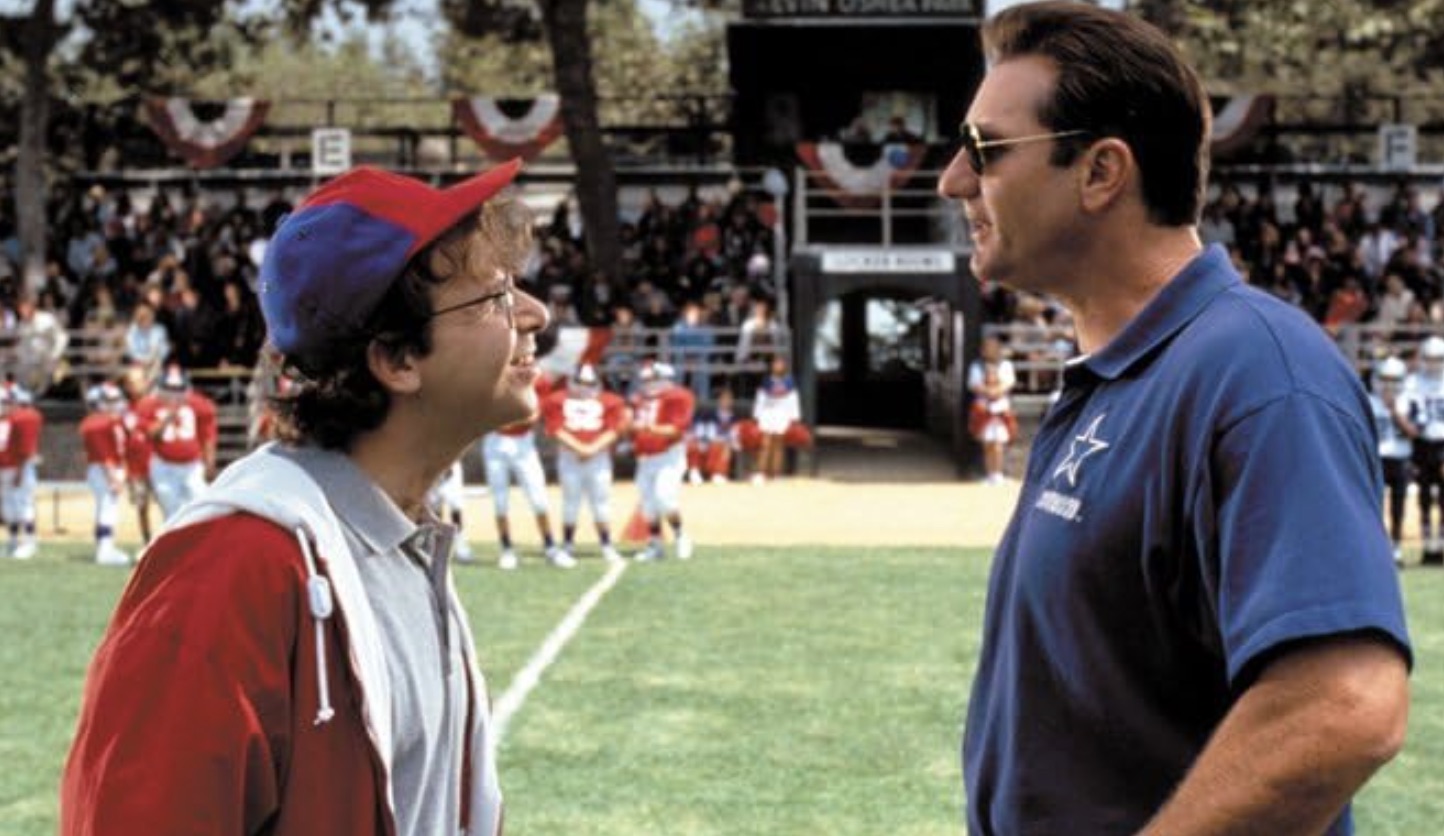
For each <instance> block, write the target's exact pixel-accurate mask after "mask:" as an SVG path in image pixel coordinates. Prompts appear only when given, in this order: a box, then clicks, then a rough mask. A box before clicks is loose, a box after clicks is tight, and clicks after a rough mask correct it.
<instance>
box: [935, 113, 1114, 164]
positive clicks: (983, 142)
mask: <svg viewBox="0 0 1444 836" xmlns="http://www.w3.org/2000/svg"><path fill="white" fill-rule="evenodd" d="M958 131H959V132H960V133H961V134H962V135H963V138H962V143H963V151H964V152H966V153H967V155H968V165H970V166H972V167H973V173H974V174H977V175H979V176H982V174H983V170H984V169H985V168H987V163H988V160H987V157H985V156H983V151H984V150H986V149H988V148H1008V147H1011V146H1013V145H1025V144H1027V143H1029V142H1043V141H1044V140H1049V139H1062V138H1064V137H1069V136H1083V135H1084V134H1088V133H1091V131H1081V130H1080V131H1056V132H1054V133H1048V134H1029V135H1028V136H1015V137H1009V138H1005V139H983V134H982V132H981V131H979V130H978V126H977V125H974V124H973V123H972V122H964V123H963V124H962V125H959V126H958Z"/></svg>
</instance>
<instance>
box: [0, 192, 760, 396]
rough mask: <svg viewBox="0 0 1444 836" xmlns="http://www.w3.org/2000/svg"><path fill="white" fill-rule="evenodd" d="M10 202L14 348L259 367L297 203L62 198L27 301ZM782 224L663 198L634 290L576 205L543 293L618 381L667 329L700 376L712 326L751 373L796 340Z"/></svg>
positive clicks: (653, 209)
mask: <svg viewBox="0 0 1444 836" xmlns="http://www.w3.org/2000/svg"><path fill="white" fill-rule="evenodd" d="M10 198H11V195H10V194H9V192H8V190H6V189H3V188H0V206H3V209H0V334H3V333H5V332H10V333H13V334H15V335H16V336H17V337H25V336H27V335H28V333H29V331H30V330H33V328H32V326H31V325H29V324H28V322H29V320H30V318H31V317H32V314H31V313H28V312H27V311H32V310H33V311H35V312H38V313H39V315H40V316H41V317H42V318H46V317H49V318H51V319H52V320H53V323H54V324H53V326H51V330H53V331H62V332H63V331H65V330H74V329H108V330H111V331H114V332H116V333H117V334H118V335H120V336H118V337H117V344H116V346H115V351H116V353H117V355H118V358H119V359H121V360H122V361H123V362H124V363H126V364H128V365H139V366H142V367H144V368H146V369H148V370H155V369H159V368H160V367H161V366H162V365H163V364H165V363H168V362H173V363H177V364H179V365H181V366H182V367H184V368H187V369H197V368H205V369H227V368H245V369H250V368H252V367H253V366H254V365H255V362H256V359H257V354H258V352H259V350H260V348H261V345H262V342H263V340H264V326H263V324H262V320H261V317H260V313H259V310H258V307H257V304H256V300H255V294H254V291H253V288H254V282H255V277H256V273H257V267H258V265H259V264H260V260H261V257H262V255H263V254H264V252H265V247H266V242H267V239H268V236H269V234H270V232H271V230H272V229H274V227H275V225H276V223H277V221H278V220H279V219H280V218H281V217H282V216H283V215H284V214H285V213H286V212H288V211H290V210H291V208H292V206H291V203H290V201H289V200H288V199H287V197H286V195H285V193H284V192H282V191H279V190H278V191H275V192H273V193H271V194H270V195H269V196H268V198H267V199H266V200H265V201H264V202H263V203H262V205H260V206H253V205H252V204H251V203H250V202H248V200H247V196H246V192H245V191H244V190H237V191H235V192H227V193H223V194H214V193H213V194H210V195H201V194H197V193H194V192H192V191H189V190H174V191H167V190H161V191H158V192H156V193H155V194H153V195H151V196H150V198H149V200H148V201H147V202H146V204H145V205H144V206H143V207H142V206H140V205H138V201H134V200H132V198H131V196H130V195H129V194H128V193H127V192H125V191H108V190H106V189H103V188H101V187H99V186H95V187H92V188H89V189H86V190H83V191H76V192H71V191H66V190H64V189H60V190H58V191H57V193H56V195H55V197H54V199H52V201H51V204H50V218H51V240H50V249H49V253H48V256H47V258H46V280H45V284H44V287H43V288H42V289H41V290H40V291H39V292H38V293H25V292H22V286H21V281H20V270H19V263H18V262H19V242H18V239H17V230H16V224H15V223H14V221H13V216H12V215H11V214H9V213H11V212H12V211H13V210H12V208H11V207H12V206H13V201H12V200H11V199H10ZM774 212H775V209H774V207H773V205H772V204H771V203H770V201H769V200H767V199H765V198H762V197H759V196H758V195H757V194H756V193H753V192H749V191H747V190H745V189H743V188H741V186H740V184H734V185H733V186H732V187H729V188H728V189H727V190H726V192H725V193H724V194H722V196H721V197H714V198H711V199H704V197H703V196H702V195H701V193H700V191H699V190H698V189H696V188H693V189H691V190H690V191H689V192H688V193H687V194H686V196H685V197H684V198H683V199H682V200H681V201H680V202H676V203H668V202H666V201H664V200H663V199H662V198H661V196H660V195H659V194H658V193H656V192H655V191H654V192H653V193H651V194H650V196H649V198H648V199H647V201H646V203H645V205H644V206H642V207H641V209H640V211H639V212H636V213H634V216H633V217H628V218H624V220H623V223H622V225H621V236H622V255H623V268H622V275H620V276H610V275H608V274H607V273H606V272H604V271H602V270H598V269H594V268H593V266H592V265H591V264H590V263H589V262H588V259H587V257H586V251H585V248H586V242H585V240H584V238H583V233H582V229H581V224H580V221H579V219H578V214H577V210H576V202H575V199H568V200H565V201H563V202H561V203H559V204H558V206H557V210H556V212H555V213H554V214H553V215H552V217H551V218H550V219H546V220H544V221H543V222H542V223H540V224H539V225H538V228H537V233H538V234H537V257H536V258H535V259H534V260H533V270H534V274H533V275H532V276H531V277H530V279H531V285H532V287H533V289H534V291H535V292H536V293H538V294H539V295H540V297H541V298H542V299H544V300H545V301H546V302H547V304H548V305H549V307H550V309H551V312H552V314H553V319H554V321H555V322H556V324H557V325H558V326H568V325H577V326H584V327H586V328H589V329H592V330H593V331H595V332H596V333H597V334H598V340H597V342H598V347H600V346H601V345H602V344H605V343H606V342H607V341H608V340H609V339H610V340H611V341H612V342H613V344H614V346H615V349H616V351H615V353H614V356H613V357H612V365H613V366H620V365H622V364H625V362H626V359H627V356H628V353H629V352H637V353H640V352H642V351H646V350H649V349H653V348H655V347H656V346H655V345H654V343H655V342H656V341H657V337H656V332H655V330H654V329H671V330H672V331H674V332H675V336H676V339H677V342H678V344H679V349H680V350H681V351H682V352H683V353H682V355H681V356H678V357H674V358H672V359H675V360H679V361H681V362H680V363H679V365H681V366H682V367H683V369H684V372H687V371H689V370H690V369H691V367H692V366H693V365H694V364H692V363H689V362H687V360H688V358H687V356H686V353H687V352H689V351H691V352H694V353H701V352H704V351H706V350H707V349H708V348H709V347H710V346H708V345H707V344H705V343H706V340H707V339H708V338H709V337H710V333H708V331H709V329H707V328H705V327H704V326H721V327H724V328H733V329H741V332H742V334H743V335H744V336H743V344H742V345H741V346H739V347H738V351H739V359H745V357H743V356H742V355H746V354H748V353H749V352H758V351H759V350H761V349H764V348H765V345H764V343H769V342H771V341H775V340H777V339H779V337H778V334H780V333H782V331H781V326H780V325H779V324H778V323H777V322H776V320H775V315H773V314H772V311H773V310H774V308H775V306H774V294H775V288H774V286H773V280H772V257H771V253H772V252H773V225H774V223H775V214H774ZM753 319H756V320H759V321H758V322H755V323H751V324H749V320H753ZM44 353H45V354H47V355H49V354H50V353H51V349H49V348H48V349H47V350H46V352H44ZM763 353H765V351H764V352H763ZM56 356H58V353H57V354H56ZM41 376H42V377H43V376H44V375H43V374H42V375H41ZM34 382H35V383H36V384H38V386H36V388H38V389H41V390H43V389H44V388H45V385H44V381H40V380H37V381H34ZM695 382H697V381H694V383H695ZM701 382H703V383H704V385H703V387H702V391H703V392H707V391H708V386H707V385H705V384H706V383H707V382H706V381H705V376H704V379H703V381H701Z"/></svg>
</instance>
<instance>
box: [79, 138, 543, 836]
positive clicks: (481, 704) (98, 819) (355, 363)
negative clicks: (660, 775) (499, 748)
mask: <svg viewBox="0 0 1444 836" xmlns="http://www.w3.org/2000/svg"><path fill="white" fill-rule="evenodd" d="M518 168H519V163H518V162H516V161H513V162H511V163H508V164H505V165H502V166H499V167H497V168H494V169H492V170H490V171H488V172H486V173H484V174H481V175H479V176H477V177H473V178H471V179H469V180H465V181H463V182H461V183H458V184H457V185H455V186H452V187H450V188H448V189H445V190H437V189H433V188H431V187H430V186H427V185H425V184H422V183H421V182H419V181H416V180H412V179H410V178H407V177H402V176H399V175H395V174H391V173H388V172H384V171H379V170H376V169H371V168H360V169H356V170H353V171H351V172H349V173H347V174H345V175H342V176H341V177H338V178H336V179H335V180H332V181H331V182H330V183H328V184H326V185H323V186H322V187H320V188H319V189H317V190H316V191H315V192H313V193H312V194H311V195H310V196H309V197H307V198H306V199H305V200H304V201H302V203H301V204H300V205H299V206H298V207H297V208H296V211H295V212H293V213H292V214H291V215H290V216H289V217H288V218H287V219H286V220H285V221H284V222H283V223H282V224H281V226H280V228H279V229H278V230H277V232H276V235H275V237H274V238H273V239H272V241H271V243H270V245H269V247H268V248H267V251H266V257H265V260H264V262H263V263H262V267H261V273H260V299H261V306H262V311H263V312H264V314H265V318H266V324H267V327H268V330H269V333H270V339H271V341H272V343H273V344H274V345H275V347H276V348H277V349H278V350H279V351H280V352H281V353H282V354H283V355H284V357H285V360H286V364H287V368H288V370H289V371H291V372H294V374H295V376H296V380H297V383H296V385H295V386H294V387H293V388H292V390H291V391H290V392H289V393H288V394H287V395H285V396H283V397H282V398H281V399H280V400H279V401H278V403H277V404H276V406H277V410H278V415H279V418H280V422H281V424H282V426H283V435H284V437H285V438H287V439H289V441H288V442H284V443H276V444H271V445H267V446H265V447H262V448H260V449H259V450H257V451H256V452H254V453H252V454H251V455H249V456H247V457H245V458H244V459H241V460H240V461H238V462H236V463H234V464H232V465H231V466H230V467H228V468H227V469H226V471H225V472H224V473H223V474H222V475H221V477H220V478H219V479H218V480H217V481H216V482H215V483H214V484H212V485H211V486H210V487H209V488H208V489H207V490H206V492H205V493H204V494H203V495H202V496H201V497H199V498H198V499H197V500H196V501H194V502H192V503H191V504H190V505H188V506H186V507H185V508H184V509H183V510H182V511H181V512H180V513H179V514H178V515H176V517H174V518H172V519H171V520H170V521H168V523H167V527H166V530H165V531H164V532H163V533H161V535H160V536H159V537H158V538H157V539H156V541H155V542H154V543H153V544H151V546H150V547H149V548H148V549H147V551H146V554H145V557H144V559H143V560H142V561H141V562H140V566H139V568H138V569H137V571H136V573H135V574H134V576H133V577H132V579H131V583H130V586H129V588H128V589H127V590H126V591H125V593H124V594H123V596H122V598H121V600H120V603H119V605H118V606H117V609H116V612H115V615H114V617H113V620H112V622H111V625H110V628H109V630H108V631H107V633H106V635H105V637H104V639H103V640H102V642H101V645H100V647H99V649H98V650H97V651H96V658H95V661H94V662H93V663H92V665H91V668H90V673H89V678H88V681H87V684H86V689H85V697H84V702H83V705H82V709H81V715H80V722H79V727H78V729H77V731H76V735H75V742H74V744H73V748H72V750H71V754H70V758H69V761H68V763H67V765H66V769H65V774H64V777H63V779H62V786H61V798H60V810H61V824H60V832H61V833H62V834H67V836H69V835H70V834H82V833H84V834H108V833H114V834H122V833H183V832H207V833H235V834H257V833H266V834H273V836H292V835H293V834H312V833H394V834H397V836H422V834H435V833H458V834H465V835H466V836H496V834H498V833H499V832H500V830H501V795H500V790H499V786H498V782H497V775H496V760H495V745H496V741H495V739H494V738H493V734H492V726H491V723H490V720H489V711H488V707H487V706H488V697H487V689H486V682H485V680H484V679H483V678H482V676H481V674H480V672H479V671H478V670H477V668H476V658H477V654H476V650H475V648H474V647H473V646H472V639H471V635H472V634H471V630H470V627H469V625H468V623H467V619H466V617H465V613H464V612H463V610H462V608H461V606H460V603H459V601H458V599H457V597H456V595H455V593H454V591H453V588H452V584H451V568H450V558H451V554H452V547H453V544H454V542H455V538H456V531H455V530H454V529H452V528H451V527H450V526H448V525H446V524H445V523H444V522H441V521H440V520H437V519H435V518H434V517H432V516H430V515H429V514H428V513H427V512H426V508H425V500H426V493H427V490H428V489H429V488H430V487H431V486H432V485H434V484H435V483H436V480H437V479H438V478H439V477H440V476H441V475H442V474H443V473H444V472H445V471H446V469H447V468H448V467H450V466H451V463H452V462H454V461H456V459H457V458H458V457H459V456H460V455H461V452H462V451H463V450H465V449H466V448H467V446H468V445H470V444H473V443H475V442H476V440H477V439H478V438H479V437H480V436H481V435H482V434H483V433H484V432H486V431H488V430H490V429H494V428H496V427H500V426H502V425H505V424H509V423H512V422H514V421H518V420H523V419H525V418H526V417H527V416H528V415H531V414H532V413H534V412H535V411H536V408H537V402H536V396H535V394H534V391H533V388H532V387H533V384H534V383H535V380H536V377H537V374H538V371H537V367H536V363H535V344H534V335H535V333H536V332H537V331H538V330H539V329H541V328H542V327H544V326H545V324H546V314H545V311H544V310H543V308H542V306H541V305H540V303H538V302H537V300H536V299H534V298H532V297H531V296H529V295H527V294H525V293H523V292H522V291H520V290H519V289H517V288H516V287H515V285H514V283H513V277H514V276H515V275H516V274H517V273H518V272H519V271H520V270H521V268H522V265H523V264H524V263H525V259H526V257H527V254H528V251H529V247H530V243H529V238H530V228H531V224H530V217H529V214H528V212H527V210H526V209H525V208H524V206H522V205H521V204H520V202H519V201H512V200H508V199H505V198H501V197H497V196H496V195H497V193H498V192H499V191H500V190H501V189H502V188H504V187H505V186H506V185H507V184H509V183H510V182H511V181H512V179H513V177H514V176H515V175H516V172H517V169H518Z"/></svg>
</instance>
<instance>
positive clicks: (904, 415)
mask: <svg viewBox="0 0 1444 836" xmlns="http://www.w3.org/2000/svg"><path fill="white" fill-rule="evenodd" d="M816 320H817V321H816V328H817V330H816V334H817V343H816V345H817V350H816V354H815V356H814V362H815V363H816V365H817V420H818V423H819V424H836V425H841V426H852V427H888V428H893V429H918V430H920V429H925V428H926V426H927V389H926V381H925V375H926V372H927V361H928V356H927V350H928V344H927V338H928V324H929V323H928V317H927V312H926V311H925V310H924V309H923V308H922V307H920V306H919V305H918V304H917V297H916V296H907V295H879V294H877V293H876V292H861V291H860V292H855V293H849V294H846V295H843V296H840V297H837V298H835V299H832V300H830V301H828V302H826V303H824V304H823V305H822V307H821V308H820V309H819V310H818V311H817V317H816Z"/></svg>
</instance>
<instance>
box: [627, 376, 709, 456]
mask: <svg viewBox="0 0 1444 836" xmlns="http://www.w3.org/2000/svg"><path fill="white" fill-rule="evenodd" d="M696 400H697V399H696V398H694V397H693V396H692V391H691V390H690V389H687V388H685V387H682V386H669V387H667V388H666V389H663V390H662V391H661V392H659V393H657V394H655V395H643V396H642V397H641V399H640V400H638V401H637V414H636V417H635V418H634V420H633V424H632V433H633V435H632V443H633V444H634V445H635V447H636V450H637V455H639V456H649V455H652V454H654V453H661V452H663V451H665V450H666V449H667V448H668V447H671V446H672V445H673V444H680V443H681V442H682V440H683V438H684V437H685V436H686V434H687V428H688V427H690V426H692V410H693V407H694V406H695V405H696ZM661 427H671V428H673V429H675V430H676V431H677V432H676V434H675V435H671V436H667V435H661V434H659V433H658V432H657V429H658V428H661Z"/></svg>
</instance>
